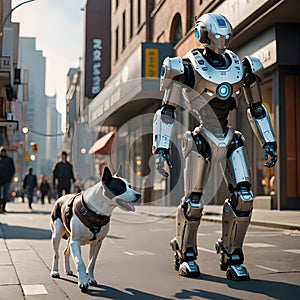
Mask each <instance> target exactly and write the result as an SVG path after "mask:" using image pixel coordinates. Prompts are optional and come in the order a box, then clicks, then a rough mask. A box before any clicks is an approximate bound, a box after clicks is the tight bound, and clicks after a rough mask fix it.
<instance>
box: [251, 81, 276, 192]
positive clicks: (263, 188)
mask: <svg viewBox="0 0 300 300" xmlns="http://www.w3.org/2000/svg"><path fill="white" fill-rule="evenodd" d="M261 92H262V98H263V105H264V106H265V107H266V109H267V110H268V112H269V115H270V119H271V123H272V125H273V128H274V110H273V105H272V81H271V80H270V81H267V82H265V83H264V84H262V86H261ZM254 139H255V140H254V151H255V153H254V169H256V171H255V173H254V175H255V174H256V176H254V180H255V181H256V182H255V183H256V194H257V195H270V196H273V195H275V168H274V167H272V168H266V167H264V163H265V159H264V151H263V150H262V148H261V145H260V143H259V142H258V140H257V139H256V137H254Z"/></svg>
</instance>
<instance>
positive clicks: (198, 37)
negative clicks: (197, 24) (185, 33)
mask: <svg viewBox="0 0 300 300" xmlns="http://www.w3.org/2000/svg"><path fill="white" fill-rule="evenodd" d="M194 34H195V38H196V40H197V41H200V39H201V32H200V30H199V29H198V28H195V30H194Z"/></svg>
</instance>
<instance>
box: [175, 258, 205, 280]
mask: <svg viewBox="0 0 300 300" xmlns="http://www.w3.org/2000/svg"><path fill="white" fill-rule="evenodd" d="M179 275H181V276H185V277H198V276H200V269H199V266H198V265H197V264H196V262H195V261H193V260H191V261H184V262H183V263H181V264H180V265H179Z"/></svg>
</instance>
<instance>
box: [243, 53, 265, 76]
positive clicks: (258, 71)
mask: <svg viewBox="0 0 300 300" xmlns="http://www.w3.org/2000/svg"><path fill="white" fill-rule="evenodd" d="M243 65H244V66H245V67H248V68H249V67H250V68H251V72H252V73H253V74H255V75H256V76H258V77H260V78H261V77H262V74H263V69H264V67H263V65H262V63H261V61H260V60H259V59H258V58H257V57H254V56H245V57H244V59H243Z"/></svg>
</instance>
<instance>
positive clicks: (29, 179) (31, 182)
mask: <svg viewBox="0 0 300 300" xmlns="http://www.w3.org/2000/svg"><path fill="white" fill-rule="evenodd" d="M36 187H37V179H36V175H35V174H33V173H32V167H28V173H27V174H26V175H25V177H24V181H23V189H24V191H25V193H26V195H27V198H28V206H29V208H30V209H32V202H33V195H34V191H35V189H36Z"/></svg>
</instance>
